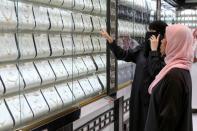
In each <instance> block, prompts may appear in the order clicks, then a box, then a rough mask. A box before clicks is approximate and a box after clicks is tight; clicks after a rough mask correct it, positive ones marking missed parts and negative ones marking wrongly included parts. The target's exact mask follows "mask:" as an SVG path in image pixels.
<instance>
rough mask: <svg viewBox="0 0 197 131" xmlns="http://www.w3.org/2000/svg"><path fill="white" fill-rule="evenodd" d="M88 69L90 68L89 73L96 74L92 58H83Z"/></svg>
mask: <svg viewBox="0 0 197 131" xmlns="http://www.w3.org/2000/svg"><path fill="white" fill-rule="evenodd" d="M82 59H83V61H84V63H85V65H86V67H88V72H89V73H90V72H96V66H95V64H94V62H93V60H92V58H91V57H90V56H85V57H82Z"/></svg>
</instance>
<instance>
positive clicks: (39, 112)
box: [25, 90, 49, 118]
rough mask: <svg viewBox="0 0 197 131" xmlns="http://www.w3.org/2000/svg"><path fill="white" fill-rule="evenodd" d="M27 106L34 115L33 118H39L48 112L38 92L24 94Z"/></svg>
mask: <svg viewBox="0 0 197 131" xmlns="http://www.w3.org/2000/svg"><path fill="white" fill-rule="evenodd" d="M25 96H26V98H27V101H28V102H29V105H30V106H31V109H32V111H33V113H34V117H35V118H37V117H40V116H43V115H45V114H47V113H48V112H49V107H48V105H47V103H46V101H45V100H44V97H43V96H42V94H41V92H40V90H38V91H34V92H31V93H27V94H25Z"/></svg>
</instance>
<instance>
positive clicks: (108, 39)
mask: <svg viewBox="0 0 197 131" xmlns="http://www.w3.org/2000/svg"><path fill="white" fill-rule="evenodd" d="M100 34H101V36H102V37H104V38H105V39H107V41H108V42H109V43H110V44H112V43H113V41H114V40H113V38H112V37H111V36H110V35H109V34H108V33H107V32H106V31H100Z"/></svg>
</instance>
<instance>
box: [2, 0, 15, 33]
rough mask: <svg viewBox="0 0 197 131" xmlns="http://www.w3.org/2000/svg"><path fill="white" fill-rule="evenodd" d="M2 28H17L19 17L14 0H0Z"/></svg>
mask: <svg viewBox="0 0 197 131" xmlns="http://www.w3.org/2000/svg"><path fill="white" fill-rule="evenodd" d="M0 7H1V8H0V18H1V19H0V29H3V30H8V29H16V26H17V18H16V13H15V6H14V1H8V0H0Z"/></svg>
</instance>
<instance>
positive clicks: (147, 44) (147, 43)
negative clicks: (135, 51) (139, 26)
mask: <svg viewBox="0 0 197 131" xmlns="http://www.w3.org/2000/svg"><path fill="white" fill-rule="evenodd" d="M153 35H154V36H156V37H157V36H158V35H160V37H159V45H158V47H157V51H158V52H160V46H161V40H162V39H163V38H164V36H163V35H162V34H160V33H159V32H146V35H145V42H144V44H143V46H144V55H145V57H148V56H149V52H150V51H151V47H150V40H149V39H150V38H151V36H153Z"/></svg>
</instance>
